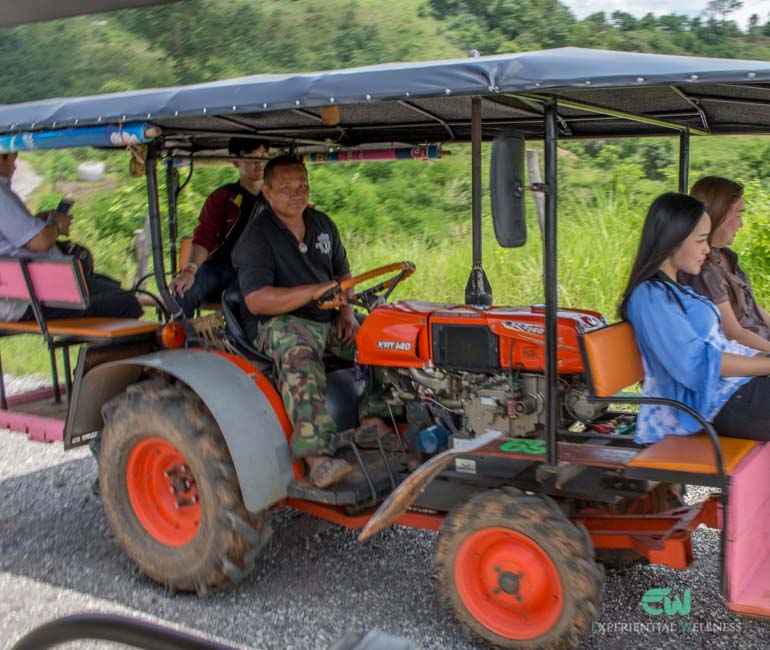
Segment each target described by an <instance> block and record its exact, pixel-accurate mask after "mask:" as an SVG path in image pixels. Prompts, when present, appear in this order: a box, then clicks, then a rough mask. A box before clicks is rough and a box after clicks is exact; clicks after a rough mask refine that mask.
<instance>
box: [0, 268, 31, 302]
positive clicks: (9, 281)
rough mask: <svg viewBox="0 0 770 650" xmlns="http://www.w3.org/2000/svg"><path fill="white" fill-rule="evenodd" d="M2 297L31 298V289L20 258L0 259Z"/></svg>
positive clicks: (0, 289)
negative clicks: (29, 289)
mask: <svg viewBox="0 0 770 650" xmlns="http://www.w3.org/2000/svg"><path fill="white" fill-rule="evenodd" d="M0 298H10V299H11V300H24V301H27V300H29V291H28V290H27V283H26V282H25V281H24V275H23V273H22V272H21V265H20V264H19V260H15V259H4V260H0Z"/></svg>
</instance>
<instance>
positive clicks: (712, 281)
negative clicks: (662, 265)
mask: <svg viewBox="0 0 770 650" xmlns="http://www.w3.org/2000/svg"><path fill="white" fill-rule="evenodd" d="M690 194H691V195H692V196H694V197H695V198H697V199H700V200H701V201H703V203H704V204H705V205H706V211H707V212H708V214H709V216H710V217H711V238H710V243H711V253H710V254H709V256H708V258H707V260H706V262H705V263H704V264H703V268H702V269H701V272H700V274H699V275H688V274H684V273H683V274H680V277H679V281H680V282H681V283H682V284H688V285H690V286H691V287H692V288H693V289H695V291H697V292H698V293H699V294H701V295H702V296H705V297H706V298H708V299H709V300H710V301H711V302H713V303H714V304H715V305H716V306H717V309H718V310H719V313H720V314H721V316H722V329H723V330H724V332H725V336H726V337H727V338H728V339H734V340H736V341H738V342H739V343H742V344H743V345H746V346H748V347H750V348H754V349H755V350H762V351H763V352H770V314H768V313H767V312H766V311H765V310H764V309H762V308H761V307H760V306H759V305H758V304H757V301H756V300H755V299H754V293H753V292H752V290H751V284H750V283H749V279H748V277H747V276H746V274H745V273H744V272H743V269H741V267H740V265H739V264H738V255H737V254H736V253H735V252H734V251H732V250H731V249H730V248H729V246H730V244H732V243H733V240H734V239H735V235H736V233H737V232H738V230H739V229H740V228H741V226H743V219H742V216H741V215H742V213H743V208H744V203H743V186H742V185H741V184H740V183H736V182H734V181H731V180H728V179H726V178H720V177H718V176H706V177H705V178H701V179H700V180H699V181H698V182H697V183H695V185H693V186H692V189H691V190H690Z"/></svg>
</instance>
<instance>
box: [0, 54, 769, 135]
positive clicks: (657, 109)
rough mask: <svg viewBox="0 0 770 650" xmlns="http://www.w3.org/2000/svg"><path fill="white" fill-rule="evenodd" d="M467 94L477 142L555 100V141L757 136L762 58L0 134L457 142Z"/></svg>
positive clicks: (502, 71)
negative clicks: (475, 112) (149, 128)
mask: <svg viewBox="0 0 770 650" xmlns="http://www.w3.org/2000/svg"><path fill="white" fill-rule="evenodd" d="M474 95H477V96H481V98H482V104H481V110H482V119H483V124H484V131H483V135H484V137H485V138H487V139H488V138H491V137H492V136H494V135H495V134H496V133H498V132H500V131H502V130H508V129H515V130H518V131H520V132H521V133H522V134H524V135H525V136H526V137H541V136H542V129H543V121H542V114H543V100H548V99H557V100H559V117H560V137H608V136H613V135H618V136H620V135H624V136H625V135H628V136H633V135H656V134H670V133H671V127H674V128H679V129H682V128H689V129H692V130H694V132H696V133H698V132H704V133H706V132H707V133H747V132H748V133H767V132H770V108H769V107H768V103H767V102H768V99H770V62H764V61H745V60H734V59H709V58H696V57H683V56H667V55H658V54H639V53H632V52H613V51H606V50H589V49H581V48H561V49H554V50H543V51H539V52H525V53H520V54H505V55H495V56H487V57H476V58H467V59H455V60H447V61H429V62H414V63H389V64H384V65H377V66H369V67H362V68H352V69H347V70H333V71H328V72H314V73H297V74H286V75H254V76H248V77H241V78H238V79H227V80H223V81H216V82H211V83H203V84H196V85H191V86H179V87H174V88H162V89H148V90H140V91H133V92H125V93H116V94H110V95H96V96H92V97H80V98H60V99H48V100H43V101H38V102H29V103H24V104H16V105H9V106H2V107H0V134H8V133H13V132H21V131H30V130H31V131H35V130H41V129H54V130H56V129H63V128H71V127H76V126H85V125H99V124H115V123H122V122H131V121H139V120H141V121H146V122H150V123H152V124H154V125H156V126H158V127H159V128H160V130H161V134H162V136H161V137H162V138H163V139H164V141H165V142H166V143H167V145H168V144H169V143H172V144H175V145H176V146H180V147H190V148H193V149H195V148H203V147H211V146H221V144H222V143H223V142H224V141H225V140H226V138H227V137H230V136H231V135H234V134H254V135H260V136H263V137H267V138H270V139H272V140H274V141H282V140H286V141H288V140H297V141H299V142H306V143H314V144H317V145H329V146H360V145H366V144H373V143H385V142H387V143H405V144H423V143H426V142H449V141H456V140H459V141H467V140H469V139H470V113H471V111H470V104H471V99H470V98H471V96H474ZM330 108H331V109H332V110H334V111H335V112H336V111H339V113H338V116H336V117H335V118H334V119H330V118H329V116H328V115H327V114H326V112H327V111H328V110H329V109H330ZM337 119H338V121H337Z"/></svg>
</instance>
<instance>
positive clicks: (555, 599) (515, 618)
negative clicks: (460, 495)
mask: <svg viewBox="0 0 770 650" xmlns="http://www.w3.org/2000/svg"><path fill="white" fill-rule="evenodd" d="M434 562H435V568H436V570H437V573H438V581H439V587H440V590H441V596H442V599H443V600H444V601H445V602H446V603H447V604H448V606H449V607H451V609H452V610H453V611H454V613H455V615H456V616H457V618H458V620H459V621H460V623H461V625H462V627H463V631H464V633H465V634H466V636H468V637H469V638H470V639H471V640H473V641H479V640H480V641H482V642H483V643H485V644H487V645H490V646H492V647H495V648H517V649H521V650H524V649H527V650H529V649H534V648H574V647H576V646H577V645H578V643H579V642H580V639H581V638H582V637H583V635H584V634H586V633H587V632H588V631H589V630H590V627H591V622H592V621H595V620H597V619H598V617H599V609H600V607H601V598H602V590H603V587H604V574H603V572H602V570H601V567H599V566H597V565H596V564H595V563H594V559H593V549H592V547H591V542H590V539H589V538H588V535H587V534H586V532H585V531H584V530H583V529H581V528H578V527H577V526H575V525H574V524H573V523H572V522H570V521H569V520H568V519H567V518H566V517H565V516H564V514H563V513H562V512H561V510H560V509H559V508H558V506H557V505H556V504H555V503H554V502H553V501H551V500H549V499H548V498H541V497H538V496H531V495H526V494H523V493H521V492H519V491H518V490H512V489H508V488H506V489H503V490H490V491H487V492H483V493H480V494H477V495H476V496H474V497H472V498H471V499H469V500H468V501H466V502H465V503H463V504H462V505H460V506H459V507H457V508H456V509H455V510H454V511H452V512H451V513H450V514H449V515H448V516H447V518H446V519H445V520H444V523H443V525H442V527H441V532H440V535H439V541H438V546H437V548H436V555H435V560H434Z"/></svg>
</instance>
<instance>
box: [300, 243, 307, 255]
mask: <svg viewBox="0 0 770 650" xmlns="http://www.w3.org/2000/svg"><path fill="white" fill-rule="evenodd" d="M299 252H300V253H302V254H303V255H304V254H305V253H307V244H306V243H305V242H303V241H301V242H300V243H299Z"/></svg>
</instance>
